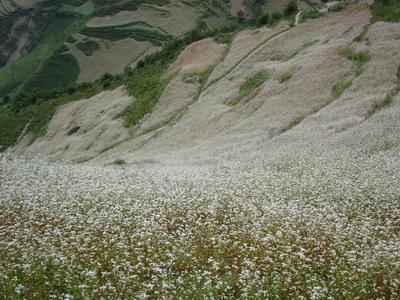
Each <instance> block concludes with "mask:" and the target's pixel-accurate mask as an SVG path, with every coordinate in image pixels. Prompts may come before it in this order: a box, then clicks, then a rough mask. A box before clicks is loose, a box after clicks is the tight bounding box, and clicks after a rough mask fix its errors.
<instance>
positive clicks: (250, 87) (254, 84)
mask: <svg viewBox="0 0 400 300" xmlns="http://www.w3.org/2000/svg"><path fill="white" fill-rule="evenodd" d="M268 77H269V72H268V71H267V70H261V71H258V72H257V73H255V74H253V75H251V76H250V77H248V78H247V80H246V82H245V83H244V84H243V85H242V86H241V87H240V90H239V96H237V97H236V98H235V99H233V100H232V101H230V102H229V104H230V105H236V104H238V103H240V102H241V101H242V100H243V99H245V98H247V97H248V96H249V95H250V94H252V93H253V92H254V90H256V89H257V88H258V87H260V86H261V85H262V84H263V83H264V82H265V81H267V79H268Z"/></svg>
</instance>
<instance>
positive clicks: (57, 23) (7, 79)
mask: <svg viewBox="0 0 400 300" xmlns="http://www.w3.org/2000/svg"><path fill="white" fill-rule="evenodd" d="M79 23H80V22H79V21H78V19H77V18H70V17H67V18H57V19H54V21H53V23H52V24H51V25H50V28H49V30H48V33H47V34H46V35H47V38H45V39H44V40H43V42H41V43H40V44H39V46H38V47H36V48H35V49H34V50H33V51H32V52H30V53H29V54H28V55H26V56H24V57H23V58H21V59H19V60H17V61H15V62H13V63H11V64H8V65H6V66H5V67H3V68H2V69H0V82H1V83H2V84H1V86H0V97H4V96H5V95H7V94H8V93H10V92H13V91H15V89H16V88H18V87H19V86H20V85H21V84H23V83H24V82H25V81H26V80H28V79H29V78H30V77H31V75H32V74H34V73H35V72H36V71H37V70H38V68H39V67H40V66H41V63H42V62H43V61H44V60H45V59H47V58H48V57H50V56H51V55H52V54H53V52H54V51H55V50H56V49H57V48H58V47H60V45H61V44H62V43H63V42H64V40H65V39H66V38H67V37H68V36H69V35H70V34H71V32H74V31H75V30H76V27H78V26H79Z"/></svg>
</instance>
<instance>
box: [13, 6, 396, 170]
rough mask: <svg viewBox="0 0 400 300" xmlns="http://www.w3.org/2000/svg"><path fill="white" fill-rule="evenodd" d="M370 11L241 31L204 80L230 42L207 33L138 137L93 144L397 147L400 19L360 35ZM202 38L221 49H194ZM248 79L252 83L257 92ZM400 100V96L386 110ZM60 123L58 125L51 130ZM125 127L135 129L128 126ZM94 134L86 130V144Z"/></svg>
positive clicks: (243, 155) (170, 149) (272, 154)
mask: <svg viewBox="0 0 400 300" xmlns="http://www.w3.org/2000/svg"><path fill="white" fill-rule="evenodd" d="M370 18H371V15H370V12H369V9H368V8H367V7H366V6H354V7H350V8H348V9H347V10H345V11H343V12H339V13H332V14H330V15H328V16H326V17H323V18H320V19H317V20H313V21H309V22H307V23H304V24H301V25H299V26H298V27H296V28H292V29H290V30H288V28H287V27H285V26H280V27H276V28H274V29H268V28H261V29H258V30H254V31H244V32H241V33H239V34H238V35H237V36H236V38H235V39H234V41H233V42H232V45H231V46H230V50H229V51H228V52H227V53H226V55H225V56H224V58H223V59H222V60H221V62H219V63H217V64H216V65H215V66H214V67H213V71H212V72H211V75H210V76H209V79H208V82H207V83H204V84H202V85H200V84H199V80H200V77H198V76H199V75H195V74H200V73H201V72H203V71H204V70H207V69H208V68H209V66H212V65H214V64H215V63H216V62H217V61H218V59H220V57H221V56H220V55H221V54H218V53H222V52H218V51H223V46H222V45H221V46H218V44H215V46H212V44H207V43H210V41H209V42H208V41H207V40H205V41H201V42H199V43H198V44H195V45H192V46H190V47H189V48H188V49H187V50H185V51H184V52H183V53H182V56H181V58H179V59H178V60H177V62H176V63H175V66H172V67H171V68H170V70H171V71H170V73H167V75H166V76H172V74H173V72H174V71H173V70H184V71H183V73H182V71H180V72H179V73H178V74H177V75H175V76H174V77H172V80H171V81H170V83H169V85H168V86H167V88H166V89H165V91H164V94H163V95H162V96H161V98H160V102H159V104H158V106H156V108H155V109H154V110H153V112H152V113H151V114H150V115H148V116H146V117H145V119H143V121H142V122H141V123H140V124H139V125H137V126H136V128H135V129H134V131H133V133H132V134H133V135H132V137H131V138H129V139H127V140H126V141H124V142H122V143H119V142H118V143H112V144H110V145H112V147H111V146H110V147H108V148H107V149H106V150H108V151H105V150H104V149H103V150H102V151H98V152H97V153H93V152H91V155H92V156H91V157H90V158H92V160H91V161H92V162H96V163H102V164H104V163H110V162H113V161H114V160H115V159H123V160H125V161H126V162H127V163H130V162H140V161H159V162H166V163H171V162H191V163H206V162H211V161H215V162H217V161H219V162H221V161H230V162H232V161H241V160H249V161H250V160H252V159H253V158H256V157H259V158H260V157H264V159H268V160H273V161H275V160H279V159H280V158H284V157H286V156H290V155H292V154H293V151H294V149H297V151H299V150H300V149H301V153H304V154H307V155H314V154H315V155H316V154H318V155H322V154H323V153H324V152H326V151H328V152H329V151H333V152H337V151H339V152H340V151H345V152H347V151H350V150H351V151H355V152H356V153H366V152H369V151H372V150H371V149H380V147H383V146H382V145H383V144H387V145H391V146H390V148H393V147H396V145H398V142H399V137H398V135H397V134H396V131H394V130H391V129H390V128H392V127H394V128H395V127H396V126H397V125H396V124H397V122H396V121H395V120H393V119H391V118H388V120H389V119H390V120H391V121H388V120H386V121H384V120H385V117H384V115H385V114H389V115H390V114H395V110H396V107H397V106H396V105H395V103H396V101H395V100H396V99H397V98H396V97H397V94H398V86H399V78H398V75H396V74H397V72H398V66H399V65H400V63H399V59H400V58H399V56H398V55H399V54H398V53H397V51H395V50H394V49H398V47H399V44H398V43H399V41H398V37H397V33H396V32H397V30H398V29H399V24H397V23H392V24H385V23H376V24H374V25H372V26H371V27H370V28H369V30H368V31H367V33H366V35H365V37H364V39H362V40H360V41H358V39H357V37H358V36H360V34H361V33H362V32H363V30H364V28H365V26H367V25H368V24H369V21H370ZM252 39H253V40H252ZM356 40H357V41H356ZM201 43H204V44H205V45H208V46H207V47H206V48H207V49H209V50H210V51H211V53H213V54H211V53H210V54H206V53H205V52H203V51H201V50H199V51H193V49H196V47H200V45H201ZM196 45H199V46H196ZM213 47H216V48H215V49H213ZM199 49H201V48H199ZM217 49H220V50H217ZM346 51H347V52H349V51H350V52H351V53H353V56H355V54H360V55H361V54H362V55H364V56H365V57H366V61H365V62H362V63H361V62H358V61H355V60H350V59H351V57H350V59H349V57H348V56H346ZM186 53H188V54H186ZM203 55H205V56H206V57H208V59H207V63H206V64H204V63H203V66H201V67H197V65H198V63H196V59H198V61H199V62H204V60H203V58H202V57H203ZM186 56H187V57H188V58H187V59H185V58H184V57H186ZM171 72H172V74H171ZM260 72H261V73H262V72H265V73H266V74H267V76H266V78H264V79H263V81H262V82H261V83H260V84H259V85H257V86H252V85H251V84H250V85H249V81H251V80H252V78H253V77H254V76H253V75H254V74H260ZM262 74H263V73H262ZM246 86H250V90H249V91H248V92H247V93H246V91H244V87H246ZM197 91H201V92H199V93H198V92H197ZM239 97H240V98H239ZM389 98H390V101H389V100H388V99H389ZM238 99H239V100H238ZM392 101H393V103H394V105H392V106H388V107H387V108H385V109H382V110H381V107H382V108H383V107H384V106H385V105H387V103H389V104H390V103H392ZM93 103H95V102H93ZM72 105H74V104H71V106H72ZM57 118H59V116H58V114H57V115H56V116H55V119H57ZM378 120H382V121H381V123H379V121H378ZM377 122H378V123H377ZM393 122H394V123H393ZM395 123H396V124H395ZM366 128H375V129H374V130H373V131H372V130H367V129H366ZM52 130H53V129H52V126H51V125H50V127H49V131H48V132H52ZM68 130H70V128H66V129H65V130H64V131H63V134H64V136H65V135H67V133H68ZM120 130H121V134H123V135H125V136H128V135H127V132H128V129H123V128H120ZM375 132H376V133H377V134H376V135H375ZM378 132H380V133H379V134H378ZM361 136H369V138H368V139H363V138H360V137H361ZM88 140H90V138H89V137H88V136H87V135H85V134H81V135H79V141H80V143H81V144H82V145H83V144H85V143H87V141H88ZM383 140H384V141H385V142H382V141H383ZM115 141H118V139H116V140H115ZM356 141H357V142H356ZM55 144H57V145H58V143H55V141H54V140H53V138H52V136H51V135H49V134H47V135H46V136H45V137H44V138H43V139H40V140H39V141H37V142H35V143H33V144H32V145H30V146H29V147H27V148H25V147H18V148H19V151H18V153H25V154H26V155H30V156H32V155H35V154H37V153H42V154H46V155H49V156H50V157H52V153H51V152H52V151H51V150H50V149H53V147H52V145H55ZM64 146H65V145H64ZM60 147H61V146H60ZM70 151H75V150H73V149H71V150H69V149H63V150H62V151H61V152H62V153H61V152H60V151H58V152H56V154H54V153H53V155H55V156H54V157H57V158H59V159H67V160H70V159H71V155H70V154H69V153H70ZM374 151H377V150H374ZM266 154H267V155H266ZM73 157H74V159H75V160H76V161H81V160H82V159H84V158H88V152H85V151H82V152H81V153H80V154H79V155H78V156H76V152H75V154H74V155H73ZM78 157H79V158H78Z"/></svg>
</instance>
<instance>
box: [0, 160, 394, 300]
mask: <svg viewBox="0 0 400 300" xmlns="http://www.w3.org/2000/svg"><path fill="white" fill-rule="evenodd" d="M399 178H400V163H399V160H398V159H397V158H396V157H394V156H389V155H384V154H383V153H378V154H375V155H372V156H369V157H366V156H365V157H362V158H351V155H350V154H346V155H345V154H343V157H335V158H334V159H333V158H332V159H330V158H328V157H323V158H320V159H313V160H308V159H306V158H304V160H302V159H293V160H287V161H284V162H281V163H279V164H273V163H263V161H261V160H259V161H254V162H253V163H249V164H235V165H231V166H229V165H220V166H213V167H182V166H162V168H161V166H158V165H147V166H146V165H138V166H123V167H116V166H115V167H114V166H110V167H95V166H82V165H67V164H53V163H49V162H46V161H44V160H43V161H42V160H39V159H37V160H29V161H24V160H21V159H17V158H12V157H10V156H5V157H3V158H2V159H1V160H0V185H1V189H0V199H1V200H0V294H2V295H8V296H9V297H12V298H17V299H18V298H20V299H23V298H26V299H82V298H86V299H130V298H131V299H133V298H135V299H136V298H140V299H148V298H150V299H155V298H159V299H171V298H182V299H266V298H269V299H278V298H279V299H398V298H399V296H400V290H399V286H400V251H399V249H400V235H399V232H400V218H399V216H400V201H399V199H400V184H399Z"/></svg>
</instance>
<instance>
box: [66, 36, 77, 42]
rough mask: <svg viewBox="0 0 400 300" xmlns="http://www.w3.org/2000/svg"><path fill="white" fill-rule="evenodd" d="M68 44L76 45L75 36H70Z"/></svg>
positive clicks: (67, 40)
mask: <svg viewBox="0 0 400 300" xmlns="http://www.w3.org/2000/svg"><path fill="white" fill-rule="evenodd" d="M65 41H66V42H67V43H70V44H74V43H75V42H76V39H75V38H74V37H73V36H69V37H68V38H67V39H66V40H65Z"/></svg>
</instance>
